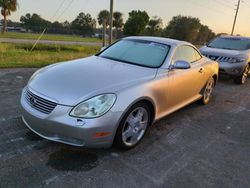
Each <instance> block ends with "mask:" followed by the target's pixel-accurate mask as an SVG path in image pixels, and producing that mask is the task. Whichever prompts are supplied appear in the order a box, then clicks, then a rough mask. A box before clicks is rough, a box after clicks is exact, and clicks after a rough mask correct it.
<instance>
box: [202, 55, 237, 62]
mask: <svg viewBox="0 0 250 188" xmlns="http://www.w3.org/2000/svg"><path fill="white" fill-rule="evenodd" d="M205 56H206V57H208V58H209V59H212V60H214V61H218V62H227V61H230V60H232V59H233V58H232V57H224V56H215V55H207V54H206V55H205Z"/></svg>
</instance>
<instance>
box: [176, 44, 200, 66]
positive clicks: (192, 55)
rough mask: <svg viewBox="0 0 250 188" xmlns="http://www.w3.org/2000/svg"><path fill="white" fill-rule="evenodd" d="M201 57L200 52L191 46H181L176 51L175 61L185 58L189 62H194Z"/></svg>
mask: <svg viewBox="0 0 250 188" xmlns="http://www.w3.org/2000/svg"><path fill="white" fill-rule="evenodd" d="M199 59H201V56H200V54H199V53H198V52H197V51H196V50H195V49H194V48H193V47H191V46H187V45H184V46H180V47H178V48H177V50H176V51H175V54H174V56H173V61H178V60H183V61H187V62H189V63H193V62H195V61H198V60H199Z"/></svg>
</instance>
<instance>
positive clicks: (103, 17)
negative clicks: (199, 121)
mask: <svg viewBox="0 0 250 188" xmlns="http://www.w3.org/2000/svg"><path fill="white" fill-rule="evenodd" d="M97 20H98V23H99V25H102V28H103V29H102V35H103V36H102V45H103V46H105V45H106V30H107V26H108V25H109V11H108V10H102V11H101V12H100V13H99V14H98V19H97Z"/></svg>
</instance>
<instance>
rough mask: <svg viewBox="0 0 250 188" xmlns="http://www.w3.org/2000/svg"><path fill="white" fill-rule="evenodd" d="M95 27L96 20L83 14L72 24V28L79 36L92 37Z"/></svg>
mask: <svg viewBox="0 0 250 188" xmlns="http://www.w3.org/2000/svg"><path fill="white" fill-rule="evenodd" d="M94 27H95V20H94V19H93V18H92V17H91V15H90V14H84V13H83V12H81V13H80V14H79V15H78V16H77V17H76V19H75V20H74V21H73V22H72V23H71V28H72V29H73V30H76V32H77V33H78V34H82V35H92V34H93V31H94Z"/></svg>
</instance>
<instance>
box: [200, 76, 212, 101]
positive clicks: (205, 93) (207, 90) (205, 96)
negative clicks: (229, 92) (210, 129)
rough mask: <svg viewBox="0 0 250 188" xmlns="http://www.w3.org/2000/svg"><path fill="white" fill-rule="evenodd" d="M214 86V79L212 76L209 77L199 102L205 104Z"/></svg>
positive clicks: (210, 96)
mask: <svg viewBox="0 0 250 188" xmlns="http://www.w3.org/2000/svg"><path fill="white" fill-rule="evenodd" d="M214 86H215V79H214V78H213V77H211V78H210V79H209V80H208V82H207V84H206V87H205V89H204V91H203V96H202V98H201V103H202V104H204V105H207V104H208V103H209V102H210V100H211V98H212V93H213V89H214Z"/></svg>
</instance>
